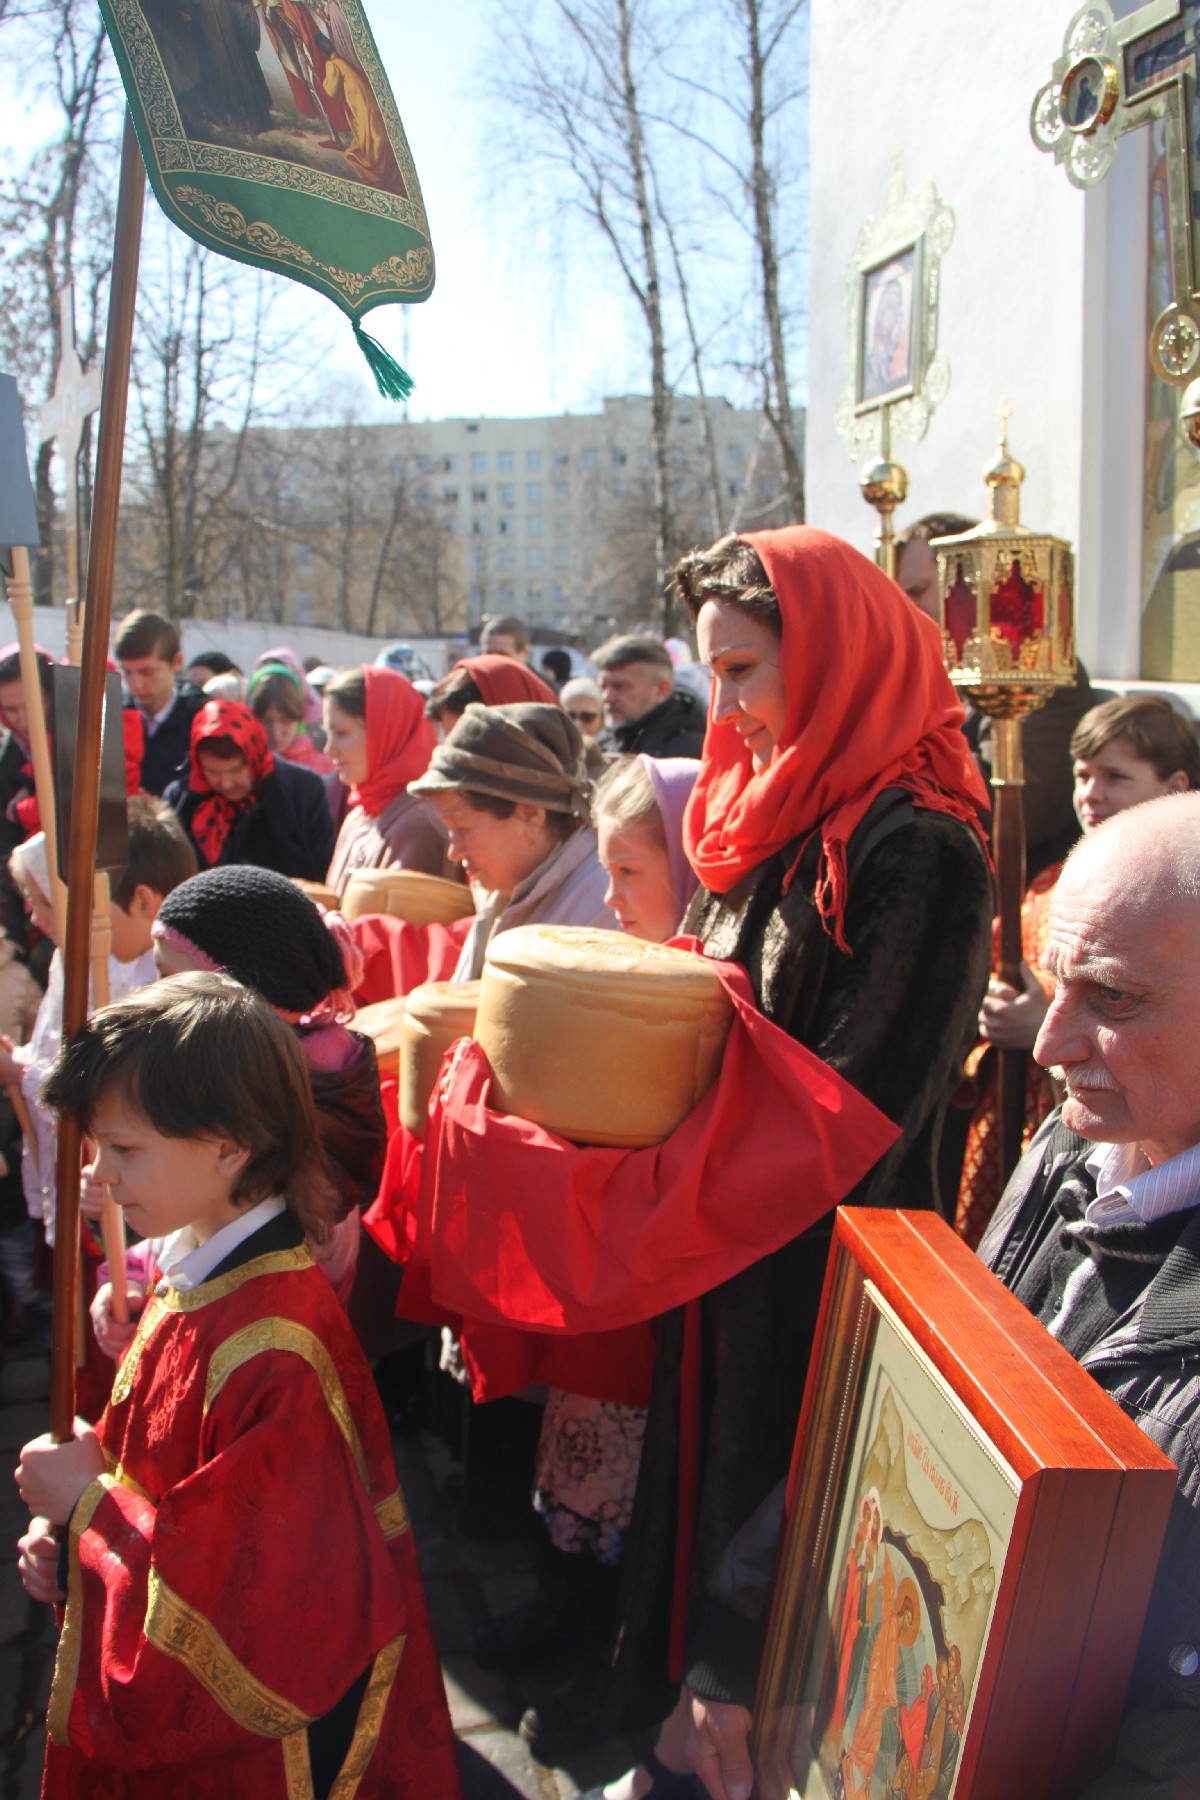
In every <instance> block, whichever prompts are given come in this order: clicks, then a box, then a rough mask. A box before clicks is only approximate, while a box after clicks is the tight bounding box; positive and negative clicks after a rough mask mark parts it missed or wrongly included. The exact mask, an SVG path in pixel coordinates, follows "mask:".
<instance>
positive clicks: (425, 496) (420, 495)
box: [416, 481, 433, 506]
mask: <svg viewBox="0 0 1200 1800" xmlns="http://www.w3.org/2000/svg"><path fill="white" fill-rule="evenodd" d="M416 498H417V499H418V500H419V501H420V502H421V505H422V506H428V505H429V502H430V501H431V500H432V499H433V491H432V489H431V488H430V486H429V483H428V482H427V481H423V482H422V483H421V484H420V486H419V487H418V488H417V490H416Z"/></svg>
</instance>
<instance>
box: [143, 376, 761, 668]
mask: <svg viewBox="0 0 1200 1800" xmlns="http://www.w3.org/2000/svg"><path fill="white" fill-rule="evenodd" d="M707 409H708V430H707V432H706V430H705V419H704V411H703V408H702V406H701V404H700V402H699V401H698V400H695V399H688V398H687V397H680V396H677V397H676V399H675V401H674V403H673V408H672V422H671V437H670V447H669V465H670V466H669V475H670V482H669V495H670V540H671V541H670V543H669V545H668V550H669V554H670V555H671V556H672V557H674V556H677V555H679V554H681V553H682V552H683V551H684V550H686V549H687V548H689V547H690V546H691V545H693V544H697V543H706V542H710V541H711V540H712V539H713V538H715V537H717V536H718V535H719V534H720V533H721V532H722V531H726V530H731V529H739V528H749V527H752V526H761V525H772V524H783V523H785V522H786V521H787V519H788V516H789V508H788V502H787V498H786V494H785V492H784V487H783V481H782V477H781V473H780V469H781V463H780V458H779V455H778V449H777V445H776V441H775V437H774V434H773V432H772V430H771V427H770V425H769V424H768V422H767V421H766V419H765V418H764V417H763V416H762V414H761V413H758V412H755V411H750V410H742V409H739V408H736V407H733V406H731V405H730V404H729V403H728V401H725V400H709V401H708V402H707ZM231 444H232V440H230V439H227V438H225V437H224V436H223V435H222V434H213V435H212V437H211V440H210V445H209V460H210V461H211V464H212V467H213V470H214V476H215V477H216V478H219V477H220V470H221V465H222V460H223V458H224V457H227V456H228V455H229V453H230V446H231ZM223 445H224V446H225V448H224V449H223V448H222V446H223ZM238 448H239V462H238V469H239V473H238V476H237V480H236V482H235V483H234V484H233V485H232V487H231V489H230V497H229V502H228V504H227V508H226V522H225V524H224V525H223V526H222V529H223V530H224V531H225V532H227V533H228V534H229V535H228V538H227V541H226V543H225V544H224V545H223V546H222V547H221V554H218V555H212V556H210V557H209V558H208V562H209V566H210V567H212V568H214V569H217V570H219V571H220V574H219V576H218V577H217V578H216V579H214V580H213V581H212V582H209V583H202V584H200V586H201V592H200V593H199V595H198V600H197V604H196V605H195V607H194V613H195V616H197V617H208V618H213V619H217V618H224V619H229V618H231V617H232V618H237V617H242V618H263V617H271V618H273V619H275V620H276V621H278V622H279V623H280V624H283V623H287V622H291V623H295V624H298V625H329V626H334V627H337V628H339V629H341V630H343V631H350V632H363V633H366V634H368V635H375V636H398V635H408V634H414V635H443V634H446V633H454V632H459V633H461V632H462V631H464V630H469V629H473V628H475V627H477V626H478V623H479V621H480V619H481V617H482V616H483V614H484V613H505V612H513V613H517V614H519V615H520V616H522V617H523V618H525V619H527V620H528V621H529V623H530V625H531V626H533V627H534V628H535V629H536V628H540V629H541V630H542V632H543V633H547V632H553V633H559V632H562V633H565V634H567V635H568V636H570V637H572V638H575V639H578V640H580V641H583V642H588V641H594V640H595V639H596V638H597V637H598V636H603V635H604V634H606V633H607V632H608V631H609V630H612V629H617V628H622V627H626V626H629V625H632V624H636V623H645V624H654V623H656V622H657V620H658V617H659V608H660V597H659V595H658V594H657V593H656V590H655V507H654V466H653V455H652V447H651V428H650V402H649V400H648V399H645V398H642V397H637V396H624V397H621V398H615V399H607V400H605V402H604V405H603V408H602V410H601V411H599V412H597V413H579V414H572V413H568V414H564V415H561V416H559V417H554V418H527V419H487V418H477V419H470V418H467V419H442V420H430V421H409V420H399V421H397V422H396V423H395V424H391V423H387V424H379V425H362V424H344V425H331V426H315V427H305V428H299V427H290V428H278V429H274V428H254V429H253V430H252V431H251V432H250V433H249V434H248V435H247V437H246V438H245V439H244V440H243V441H242V442H241V443H240V445H239V446H238ZM146 523H147V525H149V523H150V521H149V520H148V519H147V521H146ZM130 524H131V525H132V521H130ZM148 566H149V565H147V567H148ZM145 598H146V599H147V601H148V602H149V603H152V597H151V596H150V595H149V594H147V595H146V596H145Z"/></svg>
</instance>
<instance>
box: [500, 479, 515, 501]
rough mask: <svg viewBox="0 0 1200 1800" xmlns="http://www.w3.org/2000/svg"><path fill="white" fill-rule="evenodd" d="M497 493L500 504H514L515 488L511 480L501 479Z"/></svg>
mask: <svg viewBox="0 0 1200 1800" xmlns="http://www.w3.org/2000/svg"><path fill="white" fill-rule="evenodd" d="M499 494H500V504H501V506H515V505H516V503H517V490H516V488H515V487H514V486H513V484H512V482H511V481H502V482H501V483H500V487H499Z"/></svg>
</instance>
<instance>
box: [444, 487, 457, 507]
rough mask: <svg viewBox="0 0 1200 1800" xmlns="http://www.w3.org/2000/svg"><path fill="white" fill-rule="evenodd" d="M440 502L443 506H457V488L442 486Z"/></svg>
mask: <svg viewBox="0 0 1200 1800" xmlns="http://www.w3.org/2000/svg"><path fill="white" fill-rule="evenodd" d="M442 504H443V505H444V506H457V505H458V489H457V488H443V489H442Z"/></svg>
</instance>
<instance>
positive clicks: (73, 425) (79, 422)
mask: <svg viewBox="0 0 1200 1800" xmlns="http://www.w3.org/2000/svg"><path fill="white" fill-rule="evenodd" d="M58 310H59V318H60V320H61V322H62V323H61V336H62V349H61V352H60V354H59V359H58V368H57V369H56V371H55V375H54V392H53V393H52V394H51V396H50V398H49V400H47V401H46V404H45V405H44V406H43V407H41V408H40V409H39V411H38V429H39V431H40V432H41V442H42V443H43V444H46V443H49V442H51V441H54V442H55V443H57V445H58V448H59V454H60V455H61V456H62V459H63V463H64V499H65V508H64V510H65V513H66V521H65V522H66V538H67V602H68V605H69V604H70V603H71V602H72V601H78V600H79V597H80V594H79V575H80V568H81V565H82V560H83V559H82V558H81V556H80V530H79V523H80V522H79V451H80V447H81V445H82V443H83V430H84V425H85V423H86V421H87V420H88V418H89V417H90V415H91V414H92V413H94V412H98V411H99V409H100V387H101V371H100V370H99V369H98V368H97V369H88V370H85V369H84V366H83V364H82V362H81V361H80V359H79V351H78V350H77V349H76V347H75V290H74V288H73V286H72V284H71V283H70V282H68V283H67V285H66V287H65V288H64V289H63V290H62V293H61V294H60V295H59V296H58Z"/></svg>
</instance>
